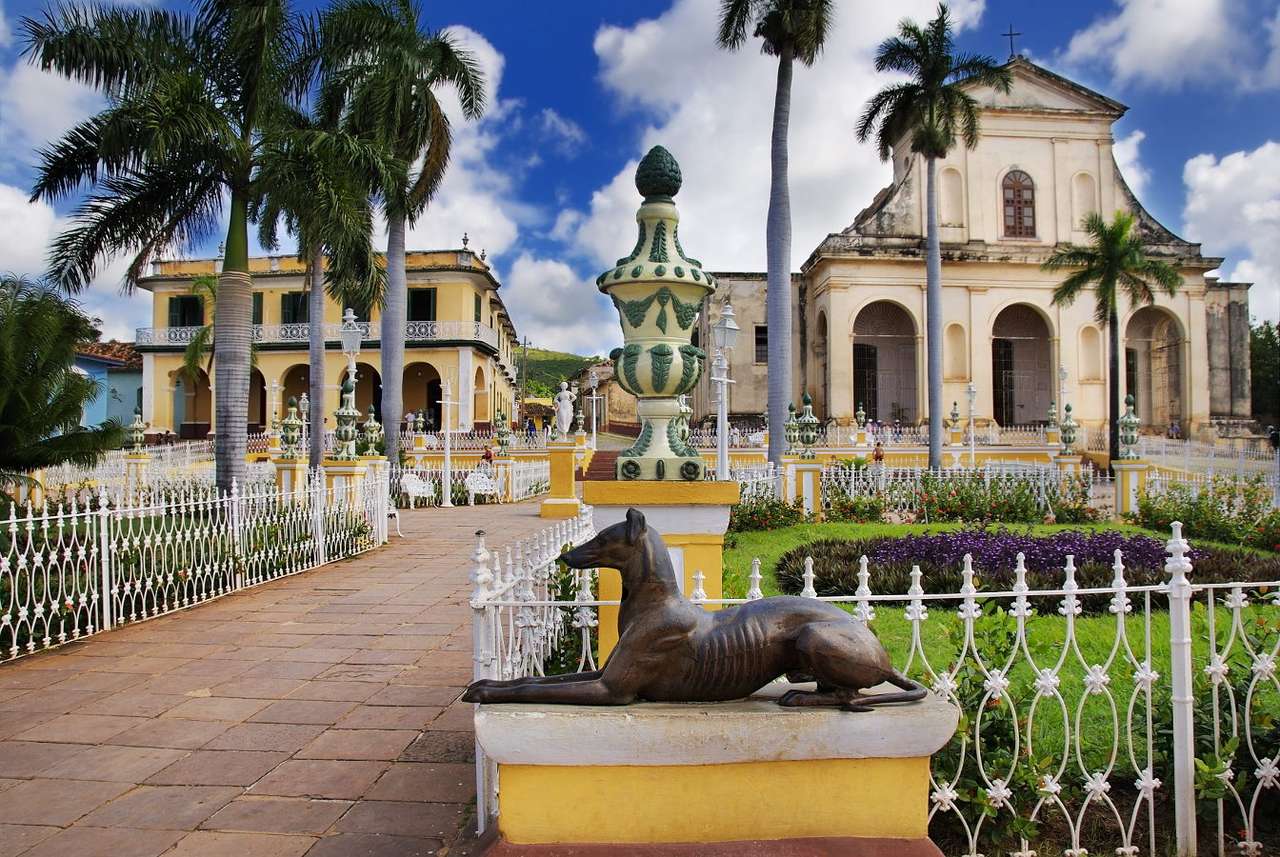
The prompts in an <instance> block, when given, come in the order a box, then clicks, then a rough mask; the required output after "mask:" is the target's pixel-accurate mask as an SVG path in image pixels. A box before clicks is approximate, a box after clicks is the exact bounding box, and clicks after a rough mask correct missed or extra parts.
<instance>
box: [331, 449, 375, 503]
mask: <svg viewBox="0 0 1280 857" xmlns="http://www.w3.org/2000/svg"><path fill="white" fill-rule="evenodd" d="M368 472H369V466H368V464H367V462H366V461H365V460H364V459H359V458H355V459H350V460H346V459H337V458H326V459H325V460H324V481H325V487H326V488H327V489H329V491H330V492H332V495H333V499H334V500H335V501H336V502H340V503H342V504H344V505H347V506H358V505H360V504H361V503H362V502H363V501H364V480H365V477H366V476H367V475H368Z"/></svg>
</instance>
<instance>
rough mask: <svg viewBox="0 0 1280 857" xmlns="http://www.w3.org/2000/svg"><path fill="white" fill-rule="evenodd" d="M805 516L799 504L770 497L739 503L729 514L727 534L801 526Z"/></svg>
mask: <svg viewBox="0 0 1280 857" xmlns="http://www.w3.org/2000/svg"><path fill="white" fill-rule="evenodd" d="M806 518H807V516H806V515H805V513H804V506H803V505H802V504H801V503H800V502H798V501H797V502H796V503H795V504H794V505H793V504H790V503H784V502H782V501H781V500H776V499H774V498H772V497H770V498H764V499H758V500H749V501H747V502H746V503H739V504H737V505H736V506H734V507H733V509H732V510H730V512H729V532H731V533H740V532H743V531H744V530H776V529H779V528H781V527H791V526H794V525H796V524H803V523H804V522H805V520H806Z"/></svg>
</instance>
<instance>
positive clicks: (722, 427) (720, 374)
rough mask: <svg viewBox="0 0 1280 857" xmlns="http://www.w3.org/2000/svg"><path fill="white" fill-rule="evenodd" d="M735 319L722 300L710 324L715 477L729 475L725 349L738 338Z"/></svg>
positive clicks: (727, 363)
mask: <svg viewBox="0 0 1280 857" xmlns="http://www.w3.org/2000/svg"><path fill="white" fill-rule="evenodd" d="M738 329H739V328H738V322H737V321H735V320H734V317H733V304H731V303H729V301H728V300H726V301H725V302H724V309H722V310H721V311H720V319H719V320H718V321H717V322H716V323H715V324H713V325H712V326H711V343H712V345H714V346H715V349H716V355H715V360H714V361H713V362H712V364H711V383H712V384H715V385H716V478H717V479H719V480H721V481H724V480H727V479H728V478H729V385H730V384H732V383H733V382H732V381H730V380H729V359H728V358H727V357H726V356H725V351H728V350H730V349H732V348H733V346H734V343H735V342H737V340H738Z"/></svg>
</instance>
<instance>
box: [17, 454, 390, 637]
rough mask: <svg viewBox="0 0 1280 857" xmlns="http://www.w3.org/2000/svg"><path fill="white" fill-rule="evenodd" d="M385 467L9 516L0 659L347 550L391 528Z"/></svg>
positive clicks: (149, 492) (169, 491)
mask: <svg viewBox="0 0 1280 857" xmlns="http://www.w3.org/2000/svg"><path fill="white" fill-rule="evenodd" d="M385 480H386V477H385V476H380V477H375V478H371V479H369V480H366V481H365V482H364V483H363V484H362V485H361V486H360V487H352V486H343V485H339V484H334V485H329V484H327V482H326V478H325V474H324V472H323V470H318V471H316V472H314V473H313V475H312V477H311V478H310V479H309V480H308V481H307V482H306V484H304V485H302V486H300V487H299V488H298V489H297V490H295V491H291V492H280V491H278V490H277V489H276V488H275V486H274V485H253V486H249V487H248V488H246V489H245V490H243V491H242V490H241V489H240V487H239V486H238V485H233V486H232V489H231V491H230V492H229V493H220V492H219V491H218V490H217V489H216V488H215V487H214V486H212V485H196V484H190V483H189V484H186V485H184V486H182V487H180V488H148V489H144V490H142V491H140V492H138V493H136V494H134V495H133V496H126V495H119V494H118V495H115V496H114V497H112V496H111V495H109V494H107V492H105V491H104V492H103V493H101V494H99V495H98V496H97V497H96V498H94V499H93V500H91V501H89V502H85V503H80V502H79V501H77V500H75V499H73V500H71V501H70V503H68V504H67V505H66V506H54V507H51V506H48V505H45V506H42V507H41V508H38V509H37V508H32V507H30V506H27V507H26V508H25V509H20V508H19V507H17V506H13V507H11V508H10V510H9V517H8V520H7V521H3V522H0V661H4V660H8V659H12V658H16V657H19V656H21V655H25V654H30V653H32V652H37V651H41V650H43V649H47V648H50V647H52V646H57V645H60V644H62V643H66V642H70V641H72V640H78V639H82V638H84V637H86V636H89V635H92V634H96V633H98V632H100V631H105V630H109V629H111V628H112V627H114V626H116V625H120V624H123V623H126V622H136V621H140V620H142V619H149V618H152V617H154V616H159V615H161V614H164V613H168V612H170V611H173V610H179V609H181V608H184V607H190V606H192V605H193V604H198V603H200V602H203V601H208V600H210V599H213V598H217V597H219V596H222V595H226V594H227V593H229V592H234V591H236V590H239V589H243V588H245V587H248V586H253V585H256V584H258V583H262V582H264V581H267V580H272V579H275V578H277V577H282V576H285V575H289V574H294V573H296V572H299V571H306V570H307V569H310V568H315V567H316V566H319V565H323V564H325V563H327V562H331V561H333V560H337V559H344V558H346V557H349V556H353V555H355V554H357V553H361V552H362V551H365V550H368V549H370V548H372V547H375V546H376V545H380V544H383V543H384V542H386V540H387V513H388V511H389V509H388V506H387V496H388V493H387V485H386V481H385Z"/></svg>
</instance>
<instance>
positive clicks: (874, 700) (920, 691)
mask: <svg viewBox="0 0 1280 857" xmlns="http://www.w3.org/2000/svg"><path fill="white" fill-rule="evenodd" d="M885 681H887V682H889V684H891V685H893V686H894V687H897V688H901V690H902V692H901V693H868V694H863V695H861V696H859V697H858V698H857V699H856V700H854V701H852V703H851V704H850V705H848V706H846V709H847V710H850V711H869V710H870V708H868V706H872V705H892V704H894V703H899V702H919V701H920V700H922V699H924V698H925V697H926V696H928V695H929V689H928V688H927V687H925V686H924V685H922V684H920V682H918V681H915V680H914V679H910V678H907V677H906V676H905V675H903V674H902V673H900V672H898V671H897V670H893V672H892V673H891V674H890V675H888V676H886V677H885Z"/></svg>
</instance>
